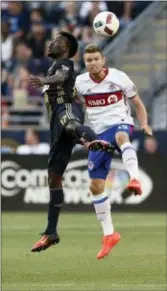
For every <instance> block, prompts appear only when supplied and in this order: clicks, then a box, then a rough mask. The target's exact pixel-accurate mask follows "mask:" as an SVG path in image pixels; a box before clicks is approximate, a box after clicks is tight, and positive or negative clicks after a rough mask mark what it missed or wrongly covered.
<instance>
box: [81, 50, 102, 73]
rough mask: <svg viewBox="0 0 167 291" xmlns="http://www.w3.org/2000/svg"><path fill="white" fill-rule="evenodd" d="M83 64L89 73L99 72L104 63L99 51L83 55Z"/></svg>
mask: <svg viewBox="0 0 167 291" xmlns="http://www.w3.org/2000/svg"><path fill="white" fill-rule="evenodd" d="M84 62H85V66H86V68H87V70H88V72H89V73H90V74H99V73H100V72H101V71H102V69H103V68H104V65H105V58H104V57H103V56H102V55H101V54H100V53H99V52H96V53H86V54H85V55H84Z"/></svg>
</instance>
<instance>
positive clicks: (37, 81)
mask: <svg viewBox="0 0 167 291" xmlns="http://www.w3.org/2000/svg"><path fill="white" fill-rule="evenodd" d="M68 76H69V74H68V71H65V70H57V71H56V74H55V75H53V76H50V77H44V78H43V77H42V78H41V77H36V76H30V78H29V81H30V82H31V83H32V85H33V86H34V87H37V88H38V87H42V86H44V85H51V84H57V85H60V84H63V83H64V82H65V81H66V80H67V79H68Z"/></svg>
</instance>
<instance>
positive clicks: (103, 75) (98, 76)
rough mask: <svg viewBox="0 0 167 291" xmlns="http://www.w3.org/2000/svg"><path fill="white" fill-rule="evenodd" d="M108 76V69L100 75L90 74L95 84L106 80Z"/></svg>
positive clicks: (103, 70)
mask: <svg viewBox="0 0 167 291" xmlns="http://www.w3.org/2000/svg"><path fill="white" fill-rule="evenodd" d="M107 74H108V68H103V69H102V70H101V72H100V73H98V74H90V77H91V79H92V80H93V81H94V82H97V83H99V82H101V81H102V80H104V78H105V77H106V76H107Z"/></svg>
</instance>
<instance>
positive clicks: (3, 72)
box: [1, 62, 9, 97]
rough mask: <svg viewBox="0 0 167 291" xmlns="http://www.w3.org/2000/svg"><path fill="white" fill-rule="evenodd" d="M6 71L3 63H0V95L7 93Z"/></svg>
mask: <svg viewBox="0 0 167 291" xmlns="http://www.w3.org/2000/svg"><path fill="white" fill-rule="evenodd" d="M8 75H9V74H8V71H7V68H6V66H5V63H4V62H2V63H1V94H2V96H3V97H4V96H7V95H8V94H9V91H8Z"/></svg>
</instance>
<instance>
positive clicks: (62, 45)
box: [48, 34, 68, 58]
mask: <svg viewBox="0 0 167 291" xmlns="http://www.w3.org/2000/svg"><path fill="white" fill-rule="evenodd" d="M67 49H68V48H67V42H66V39H65V38H64V36H62V35H60V34H58V35H57V36H56V38H55V39H54V40H53V41H52V42H51V43H50V45H49V48H48V57H51V58H57V57H59V56H61V55H63V54H64V52H65V51H67Z"/></svg>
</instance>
